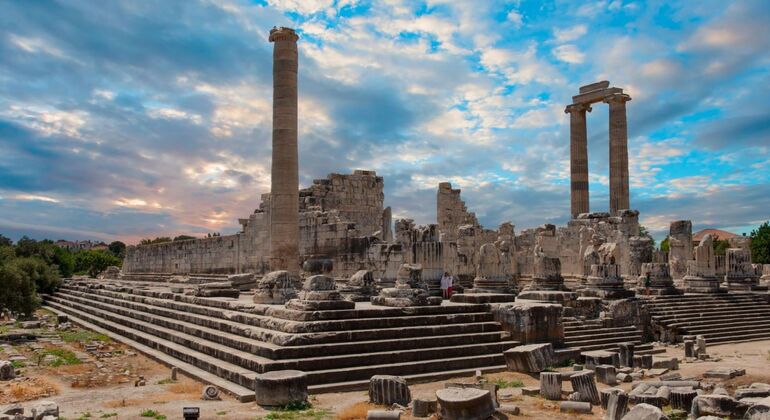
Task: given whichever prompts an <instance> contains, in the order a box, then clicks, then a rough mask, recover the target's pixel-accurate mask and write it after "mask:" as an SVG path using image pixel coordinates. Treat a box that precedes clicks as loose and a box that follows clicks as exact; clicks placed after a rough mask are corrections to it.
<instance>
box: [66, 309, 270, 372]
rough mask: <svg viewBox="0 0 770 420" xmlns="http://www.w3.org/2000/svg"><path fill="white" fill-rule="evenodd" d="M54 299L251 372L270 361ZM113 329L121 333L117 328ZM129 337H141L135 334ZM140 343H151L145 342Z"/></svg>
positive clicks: (262, 368)
mask: <svg viewBox="0 0 770 420" xmlns="http://www.w3.org/2000/svg"><path fill="white" fill-rule="evenodd" d="M53 303H56V304H59V305H60V306H59V307H68V308H73V309H76V310H78V311H79V312H81V313H85V314H90V315H91V316H92V318H100V319H104V320H106V321H109V322H112V323H115V324H119V325H122V326H124V327H127V328H130V329H133V330H136V331H140V332H142V333H145V334H147V335H152V336H155V337H158V338H160V339H163V340H165V341H168V342H172V343H174V344H176V345H177V347H185V348H188V349H191V350H194V351H196V352H199V353H203V354H206V355H208V356H211V357H213V358H216V359H218V360H222V361H224V362H227V363H231V364H233V365H238V366H241V367H242V368H244V369H247V370H248V371H251V372H258V373H262V372H265V371H266V366H267V365H269V364H270V363H271V362H272V360H271V359H267V358H265V357H261V356H258V355H254V354H251V353H247V352H244V351H242V350H238V349H235V348H233V347H229V346H226V345H223V344H219V343H215V342H212V341H208V340H205V339H201V338H200V337H196V336H194V335H190V334H186V333H183V332H180V331H176V330H172V329H169V328H165V327H161V326H157V325H154V324H151V323H148V322H144V321H139V320H137V319H133V318H130V317H127V316H123V315H119V314H117V313H113V312H108V311H104V310H101V309H98V308H94V307H93V306H88V305H81V304H79V303H76V302H72V301H62V300H60V299H58V298H55V297H54V298H51V304H53ZM97 324H98V323H97ZM105 328H106V327H105ZM114 332H117V333H120V331H119V330H117V331H114ZM130 338H132V339H134V340H137V341H141V340H138V339H136V338H134V337H130ZM143 344H146V345H150V344H148V343H143ZM150 346H151V345H150ZM151 347H152V346H151ZM175 357H176V356H175ZM228 379H229V378H228ZM241 385H243V384H241Z"/></svg>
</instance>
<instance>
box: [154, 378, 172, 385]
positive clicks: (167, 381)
mask: <svg viewBox="0 0 770 420" xmlns="http://www.w3.org/2000/svg"><path fill="white" fill-rule="evenodd" d="M174 383H176V381H175V380H173V379H171V378H166V379H161V380H159V381H158V385H167V384H174Z"/></svg>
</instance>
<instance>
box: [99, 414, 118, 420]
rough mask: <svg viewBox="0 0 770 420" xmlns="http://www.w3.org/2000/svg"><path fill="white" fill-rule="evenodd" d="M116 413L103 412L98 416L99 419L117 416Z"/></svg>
mask: <svg viewBox="0 0 770 420" xmlns="http://www.w3.org/2000/svg"><path fill="white" fill-rule="evenodd" d="M117 416H118V413H104V414H102V415H101V416H99V418H100V419H108V418H110V417H117Z"/></svg>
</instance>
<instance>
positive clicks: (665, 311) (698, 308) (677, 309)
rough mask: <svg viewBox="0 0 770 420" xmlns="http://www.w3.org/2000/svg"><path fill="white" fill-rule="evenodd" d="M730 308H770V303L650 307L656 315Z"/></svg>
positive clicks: (715, 310) (651, 311)
mask: <svg viewBox="0 0 770 420" xmlns="http://www.w3.org/2000/svg"><path fill="white" fill-rule="evenodd" d="M730 309H738V310H767V309H770V305H767V304H763V303H751V304H734V305H731V304H715V305H704V306H686V305H682V306H680V307H674V308H664V309H650V313H651V314H654V315H667V314H681V313H688V312H693V313H697V312H718V311H720V310H730Z"/></svg>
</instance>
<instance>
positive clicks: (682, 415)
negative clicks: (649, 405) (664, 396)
mask: <svg viewBox="0 0 770 420" xmlns="http://www.w3.org/2000/svg"><path fill="white" fill-rule="evenodd" d="M665 414H666V416H667V417H668V418H669V420H687V414H688V413H687V412H686V411H684V410H674V409H670V410H666V412H665Z"/></svg>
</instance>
